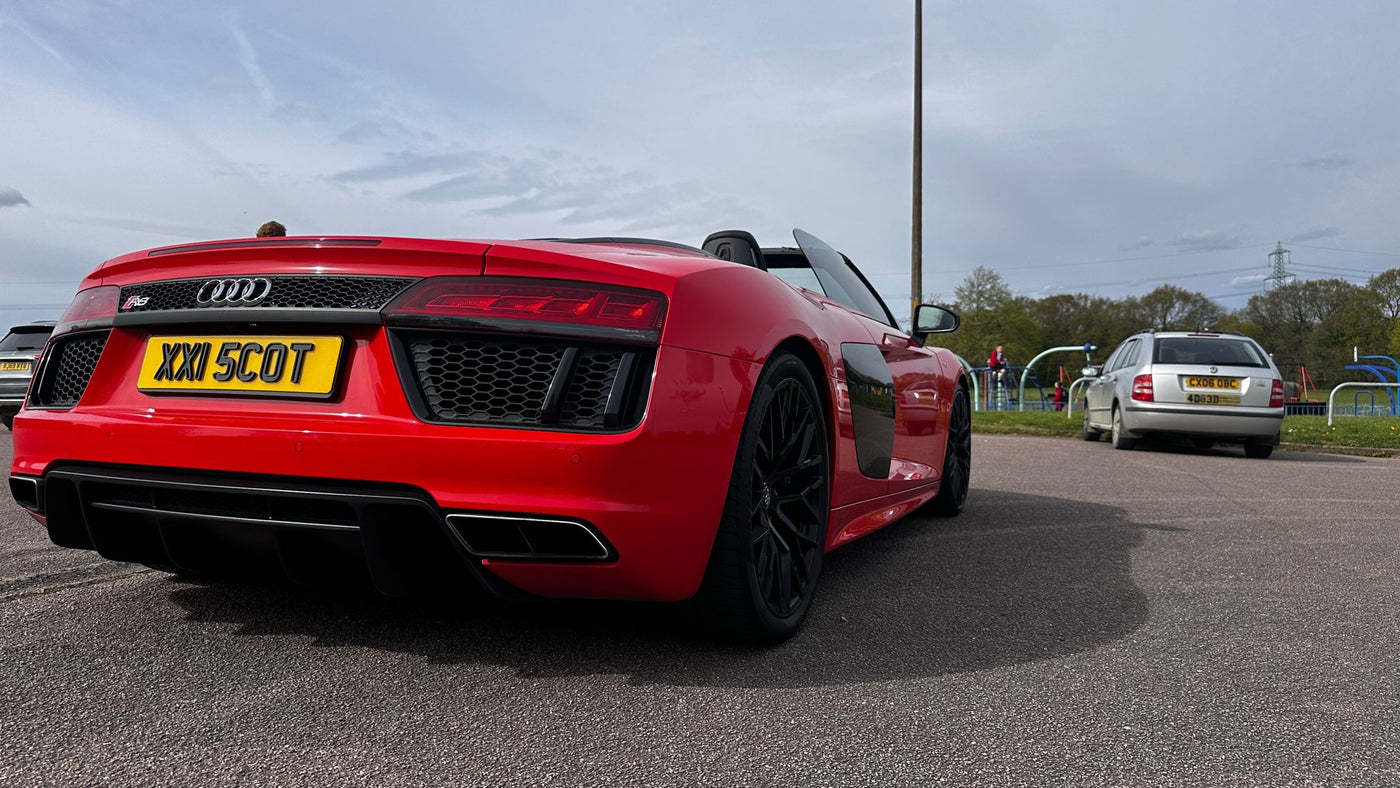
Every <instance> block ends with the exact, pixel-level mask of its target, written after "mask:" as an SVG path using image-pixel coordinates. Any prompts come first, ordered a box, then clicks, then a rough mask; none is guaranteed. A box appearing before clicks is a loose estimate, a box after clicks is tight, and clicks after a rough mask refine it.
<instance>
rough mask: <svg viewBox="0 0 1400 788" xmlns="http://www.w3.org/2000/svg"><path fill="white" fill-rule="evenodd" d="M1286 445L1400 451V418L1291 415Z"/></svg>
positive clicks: (1067, 426)
mask: <svg viewBox="0 0 1400 788" xmlns="http://www.w3.org/2000/svg"><path fill="white" fill-rule="evenodd" d="M1080 425H1081V420H1080V416H1079V413H1078V412H1076V413H1075V414H1074V418H1065V414H1064V413H1054V412H1046V411H1026V412H1023V413H1018V412H1015V411H1011V412H1007V411H981V410H979V411H977V412H975V413H973V414H972V429H973V431H975V432H980V433H983V434H993V435H1050V436H1056V437H1079V433H1080ZM1282 437H1283V442H1284V443H1285V444H1295V445H1301V446H1326V447H1352V448H1363V449H1389V450H1400V419H1395V418H1385V417H1369V416H1337V417H1336V418H1334V419H1333V420H1332V426H1331V427H1328V426H1327V417H1326V416H1288V417H1286V418H1284V420H1283V435H1282Z"/></svg>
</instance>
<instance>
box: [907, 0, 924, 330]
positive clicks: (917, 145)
mask: <svg viewBox="0 0 1400 788" xmlns="http://www.w3.org/2000/svg"><path fill="white" fill-rule="evenodd" d="M909 270H910V273H911V277H910V280H909V299H910V305H909V330H911V331H912V330H914V328H915V325H914V313H915V312H916V311H918V307H919V300H920V299H922V298H923V292H924V0H914V228H913V237H912V238H911V239H910V250H909Z"/></svg>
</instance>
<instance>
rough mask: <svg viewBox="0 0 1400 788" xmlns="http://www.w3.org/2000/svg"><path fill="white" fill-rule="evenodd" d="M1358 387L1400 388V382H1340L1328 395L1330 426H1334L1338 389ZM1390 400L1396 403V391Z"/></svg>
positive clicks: (1373, 399) (1328, 424) (1328, 421)
mask: <svg viewBox="0 0 1400 788" xmlns="http://www.w3.org/2000/svg"><path fill="white" fill-rule="evenodd" d="M1347 369H1352V367H1347ZM1356 388H1367V389H1378V388H1387V389H1400V383H1364V382H1363V383H1357V382H1351V383H1338V384H1337V387H1336V388H1334V389H1332V393H1331V394H1328V395H1327V426H1329V427H1330V426H1332V405H1333V402H1334V400H1336V398H1337V392H1338V391H1341V390H1342V389H1356ZM1375 401H1376V399H1375V396H1374V395H1372V397H1371V402H1372V403H1375ZM1390 401H1391V403H1392V404H1394V402H1395V393H1394V391H1392V392H1391V395H1390Z"/></svg>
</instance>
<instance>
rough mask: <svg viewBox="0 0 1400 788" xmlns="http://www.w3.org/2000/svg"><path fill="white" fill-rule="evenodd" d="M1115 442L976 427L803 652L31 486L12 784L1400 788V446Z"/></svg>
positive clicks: (9, 660) (870, 547)
mask: <svg viewBox="0 0 1400 788" xmlns="http://www.w3.org/2000/svg"><path fill="white" fill-rule="evenodd" d="M1104 448H1105V447H1103V446H1096V445H1093V444H1086V443H1083V442H1081V441H1077V440H1057V439H1049V438H1024V437H1013V436H980V435H979V436H975V440H974V447H973V458H974V459H973V477H972V486H973V492H972V495H971V496H970V498H969V504H968V507H967V509H966V511H965V512H964V513H963V515H962V516H961V517H958V518H955V519H951V520H941V519H932V518H924V517H919V516H912V517H909V518H907V519H905V520H904V521H902V522H900V523H896V524H894V525H892V526H890V527H888V528H886V529H884V530H882V531H881V532H879V533H876V534H874V535H872V536H871V537H869V538H867V539H863V540H861V541H859V542H856V543H854V544H852V545H849V546H847V547H844V548H842V549H840V550H837V551H835V552H832V553H831V554H829V555H828V557H827V563H826V565H825V569H824V572H825V574H824V576H823V585H822V588H821V590H820V592H819V596H820V601H819V604H817V605H816V606H815V607H814V608H813V611H812V614H811V615H810V616H809V617H808V619H807V622H806V624H805V625H804V627H803V628H802V629H801V630H800V631H799V632H798V633H797V635H796V636H795V637H794V638H792V639H791V640H789V641H787V642H786V643H784V644H782V645H780V646H776V647H772V648H741V647H736V646H732V645H721V644H717V643H715V642H713V641H710V640H707V639H705V638H704V637H703V636H700V635H698V634H696V631H695V629H694V627H693V626H692V625H691V622H690V621H689V620H688V619H687V617H686V615H685V612H684V609H683V608H677V607H674V606H665V605H656V606H650V605H622V604H616V603H581V602H570V603H555V604H548V605H538V606H533V605H526V606H519V605H512V606H503V605H501V604H499V603H494V602H487V601H485V600H475V601H473V600H461V601H458V602H455V603H450V604H448V603H441V604H437V605H435V606H432V607H424V606H423V605H422V604H421V603H417V602H407V601H395V600H391V599H387V598H384V597H380V596H377V595H373V594H368V593H366V594H355V593H347V592H333V591H328V590H324V589H320V590H310V589H301V588H298V587H294V586H287V585H228V586H225V585H200V584H192V583H185V582H181V581H179V580H175V579H172V578H170V577H169V576H166V575H162V574H159V573H154V572H147V571H143V570H140V569H139V568H136V567H131V566H129V565H121V564H111V563H108V562H103V561H101V559H98V558H97V557H96V556H95V555H93V554H90V553H85V552H81V551H72V550H60V549H58V548H55V547H53V546H51V545H50V544H49V543H48V540H47V539H46V538H45V537H44V536H43V534H42V531H41V529H40V528H39V527H38V526H37V525H36V524H34V523H33V521H32V520H30V519H29V518H28V517H27V516H26V515H24V514H23V513H22V512H21V511H20V510H19V508H18V507H17V506H15V505H13V504H10V505H7V506H6V507H5V508H4V510H3V514H0V599H3V602H2V603H0V654H3V657H0V783H3V784H17V785H41V784H53V785H77V784H95V783H106V784H126V785H143V784H149V785H154V784H162V785H166V784H170V785H174V784H191V785H192V784H198V785H225V784H227V785H232V784H296V785H313V784H326V785H347V784H351V785H390V784H392V785H418V784H434V785H437V784H455V785H549V784H555V785H604V784H617V785H668V784H674V785H695V784H707V785H842V786H846V785H882V786H884V785H918V784H952V785H969V784H980V785H1061V784H1064V785H1212V786H1214V785H1226V784H1228V785H1271V786H1272V785H1305V784H1318V785H1349V786H1359V785H1394V784H1396V782H1397V780H1400V757H1397V756H1400V747H1398V746H1397V744H1398V742H1397V739H1400V735H1397V733H1396V731H1397V730H1400V680H1397V671H1396V669H1395V664H1394V655H1395V654H1396V653H1397V650H1398V648H1400V614H1398V613H1397V610H1400V605H1397V601H1400V600H1398V599H1397V596H1400V594H1397V581H1396V578H1397V576H1400V530H1397V528H1396V516H1395V512H1396V510H1397V505H1400V489H1398V488H1397V486H1396V485H1395V484H1394V483H1393V482H1394V479H1395V477H1396V472H1397V470H1400V464H1397V463H1400V460H1394V459H1371V458H1361V457H1343V456H1334V455H1327V454H1311V453H1309V454H1302V453H1295V452H1290V451H1284V450H1280V451H1278V452H1276V453H1275V454H1274V456H1273V458H1272V459H1271V460H1270V461H1269V462H1263V463H1257V462H1241V461H1240V459H1239V457H1238V450H1235V451H1233V452H1232V451H1231V450H1230V449H1228V448H1218V449H1213V450H1206V451H1197V450H1195V449H1189V448H1173V447H1170V446H1167V447H1154V446H1146V447H1144V448H1142V450H1140V451H1134V452H1114V451H1104V450H1103V449H1104ZM0 449H2V450H3V452H4V453H5V454H6V459H7V460H8V459H9V458H8V453H9V442H8V440H5V441H0ZM98 567H106V568H98Z"/></svg>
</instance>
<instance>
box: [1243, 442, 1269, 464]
mask: <svg viewBox="0 0 1400 788" xmlns="http://www.w3.org/2000/svg"><path fill="white" fill-rule="evenodd" d="M1273 453H1274V447H1273V446H1270V445H1269V444H1267V443H1255V442H1254V441H1245V444H1244V456H1246V457H1249V458H1250V459H1253V460H1267V459H1269V455H1270V454H1273Z"/></svg>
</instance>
